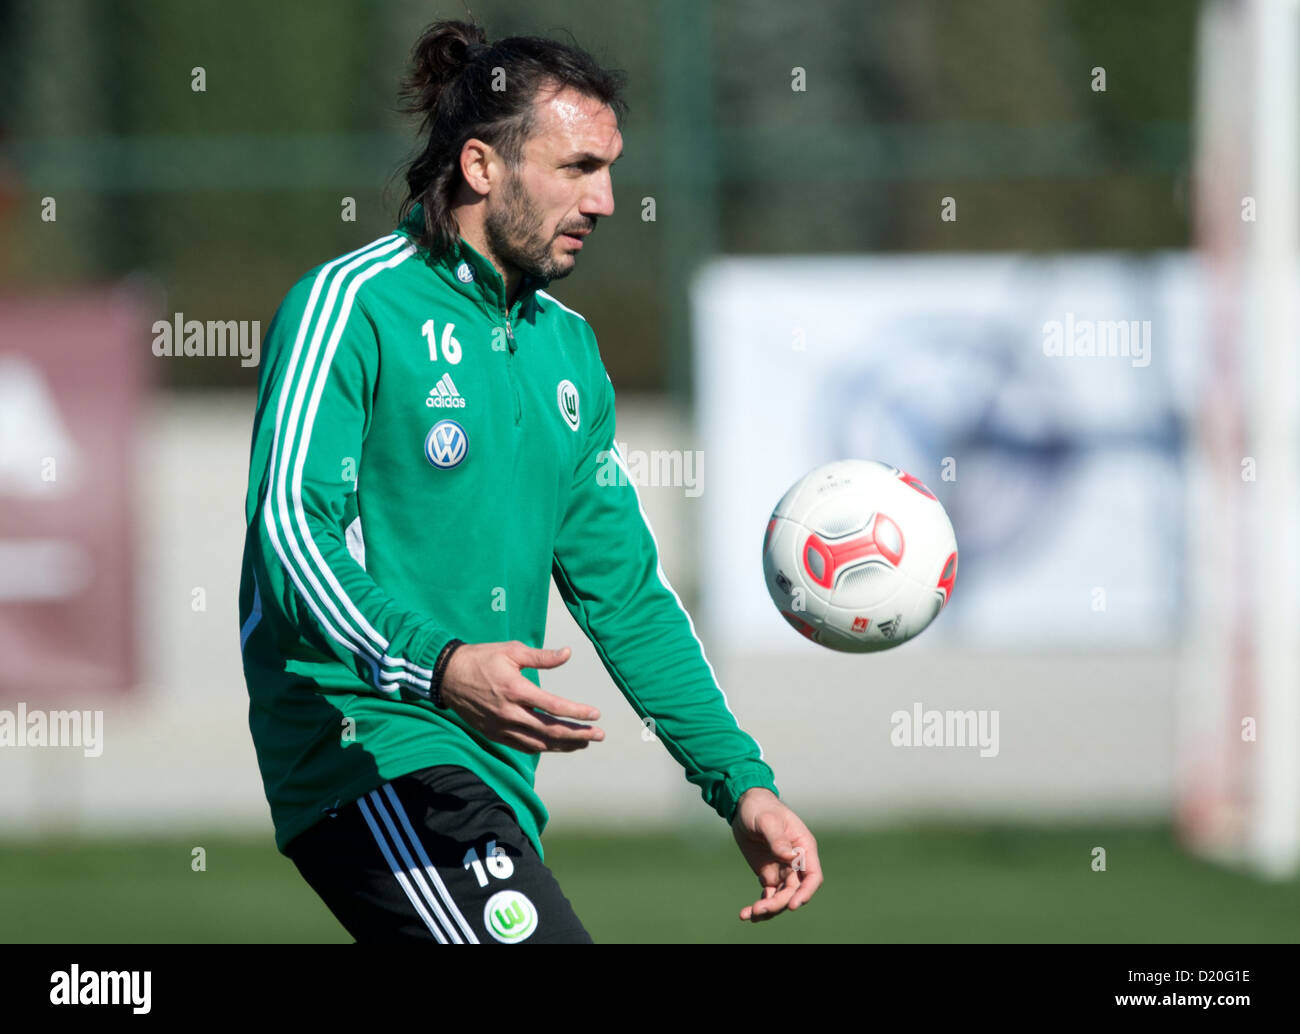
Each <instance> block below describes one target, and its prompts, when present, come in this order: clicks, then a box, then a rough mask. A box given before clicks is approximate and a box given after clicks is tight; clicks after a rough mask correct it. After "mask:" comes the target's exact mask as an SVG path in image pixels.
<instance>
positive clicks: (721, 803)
mask: <svg viewBox="0 0 1300 1034" xmlns="http://www.w3.org/2000/svg"><path fill="white" fill-rule="evenodd" d="M755 787H761V788H763V789H765V790H771V791H772V793H774V794H775V795H776V796H777V798H778V799H779V798H780V796H781V791H780V790H778V789H777V788H776V781H775V777H774V776H773V773H772V769H771V768H769V767H768V766H767V765H766V764H765V763H763V762H762V761H756V762H753V763H751V764H747V765H745V766H744V767H743V768H741V769H740V770H739V771H738V772H734V773H733V774H732V775H730V776H728V777H727V780H726V782H724V783H723V784H722V793H721V795H720V797H719V800H718V807H717V811H718V814H719V815H721V816H722V817H723V818H724V819H726V820H727V822H728V823H730V822H731V821H732V820H733V819H734V818H735V817H736V808H737V807H738V806H739V805H740V798H741V795H742V794H743V793H744V792H745V791H746V790H752V789H754V788H755Z"/></svg>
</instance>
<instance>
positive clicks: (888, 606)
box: [763, 460, 957, 653]
mask: <svg viewBox="0 0 1300 1034" xmlns="http://www.w3.org/2000/svg"><path fill="white" fill-rule="evenodd" d="M763 574H764V577H765V578H766V580H767V591H768V592H769V593H771V595H772V601H773V602H774V603H775V604H776V607H777V609H778V610H779V611H780V612H781V614H782V616H783V617H784V618H785V619H786V620H787V621H788V622H789V623H790V624H791V625H793V626H794V627H795V628H796V629H798V631H800V632H801V633H803V634H804V635H805V636H807V637H808V638H809V639H811V640H812V641H813V642H814V643H820V644H821V645H822V646H826V647H830V648H831V649H832V650H843V651H847V652H851V653H870V652H873V651H876V650H887V649H889V648H890V647H893V646H898V645H899V644H900V643H905V642H907V640H909V639H912V638H913V637H915V636H917V635H919V634H920V633H921V632H922V631H923V630H924V629H925V628H926V627H927V626H928V625H929V624H930V622H932V621H933V620H934V619H935V618H936V617H938V615H939V611H941V610H942V609H943V608H944V606H945V605H946V604H947V602H948V599H949V598H950V597H951V596H952V588H953V582H954V581H955V580H956V577H957V537H956V535H955V534H954V533H953V530H952V522H951V521H950V520H949V519H948V514H947V512H946V511H945V510H944V508H943V504H941V503H940V502H939V500H938V499H936V498H935V496H934V493H933V492H931V491H930V490H929V489H928V488H926V487H925V485H923V484H921V482H920V481H918V480H917V479H916V478H914V477H912V475H910V474H905V473H904V472H903V471H901V470H899V469H898V468H896V467H891V466H889V465H888V464H886V463H877V462H876V461H874V460H839V461H837V462H835V463H828V464H826V465H825V466H824V467H818V468H817V469H816V470H813V471H811V472H810V473H808V474H807V475H805V476H804V477H802V478H800V479H799V481H797V482H796V483H795V484H794V486H793V487H792V488H791V489H790V491H788V492H786V494H785V495H784V496H782V497H781V501H780V502H779V503H777V504H776V509H775V510H774V511H772V517H771V519H770V520H769V521H768V523H767V534H766V535H765V536H764V537H763Z"/></svg>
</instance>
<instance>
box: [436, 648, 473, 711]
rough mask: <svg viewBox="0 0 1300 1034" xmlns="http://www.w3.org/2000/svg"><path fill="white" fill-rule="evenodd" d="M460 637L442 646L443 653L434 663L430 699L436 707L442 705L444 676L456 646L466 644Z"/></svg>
mask: <svg viewBox="0 0 1300 1034" xmlns="http://www.w3.org/2000/svg"><path fill="white" fill-rule="evenodd" d="M464 645H465V644H464V642H463V641H461V640H460V639H453V640H451V641H450V642H449V643H448V644H447V645H446V646H444V647H443V648H442V653H440V654H438V660H437V661H436V662H435V663H434V665H433V675H432V677H430V679H429V699H430V700H431V701H433V706H434V707H442V706H443V703H442V676H443V674H444V673H445V672H446V671H447V665H448V663H449V662H450V661H451V655H452V654H453V653H455V652H456V647H458V646H464Z"/></svg>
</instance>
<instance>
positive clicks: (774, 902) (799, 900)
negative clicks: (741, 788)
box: [731, 787, 822, 923]
mask: <svg viewBox="0 0 1300 1034" xmlns="http://www.w3.org/2000/svg"><path fill="white" fill-rule="evenodd" d="M731 831H732V833H734V834H735V837H736V844H737V846H738V847H739V848H740V853H741V854H742V855H744V856H745V861H747V862H748V863H749V867H750V868H751V869H753V870H754V873H755V874H756V875H757V876H758V882H759V885H760V886H761V887H762V888H763V896H762V897H761V898H759V899H758V900H757V901H755V902H754V903H753V904H752V905H746V906H745V907H744V908H742V909H741V910H740V918H741V919H744V920H750V921H753V922H755V923H757V922H761V921H763V920H765V919H771V918H772V917H773V916H776V915H780V914H781V913H782V912H784V911H785V910H786V909H787V908H788V909H790V911H792V912H793V911H794V910H795V909H796V908H798V907H799V906H801V905H803V904H805V903H807V901H808V899H809V898H811V897H812V896H813V894H815V893H816V892H817V888H818V887H820V886H821V885H822V867H821V862H820V861H819V860H818V858H817V841H816V840H814V839H813V835H812V833H810V832H809V831H808V827H807V826H805V825H804V824H803V822H802V821H801V820H800V818H799V816H798V815H796V814H795V813H794V812H792V811H791V810H790V809H789V808H787V807H786V806H785V805H784V804H782V803H781V801H780V798H778V797H777V796H776V794H774V793H772V791H771V790H766V789H764V788H762V787H753V788H752V789H749V790H746V791H745V792H744V793H743V794H741V795H740V804H739V806H738V807H737V808H736V814H735V816H734V817H733V818H732V821H731Z"/></svg>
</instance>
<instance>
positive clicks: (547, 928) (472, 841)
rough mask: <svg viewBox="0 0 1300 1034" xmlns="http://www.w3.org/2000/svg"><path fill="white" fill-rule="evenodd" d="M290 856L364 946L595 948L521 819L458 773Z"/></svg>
mask: <svg viewBox="0 0 1300 1034" xmlns="http://www.w3.org/2000/svg"><path fill="white" fill-rule="evenodd" d="M285 853H286V854H288V856H289V857H290V858H291V859H292V860H293V863H294V865H296V866H297V867H298V871H299V872H300V873H302V875H303V878H304V879H306V881H307V882H308V883H309V884H311V886H312V889H313V890H315V891H316V893H317V894H319V895H320V896H321V898H322V899H323V900H324V902H325V904H326V905H328V906H329V909H330V911H331V912H333V913H334V915H335V917H336V918H337V919H338V921H339V922H340V923H342V924H343V926H344V928H345V929H346V930H347V931H348V933H350V934H351V935H352V936H353V937H355V938H356V939H357V941H359V942H363V943H365V942H370V943H374V942H392V941H431V942H436V943H439V944H493V943H496V942H500V943H502V944H591V943H592V941H591V937H590V936H589V935H588V933H587V931H586V930H585V929H584V928H583V926H582V923H581V922H579V920H578V917H577V916H576V915H575V914H574V912H573V906H572V905H570V904H569V900H568V898H566V897H565V896H564V894H563V893H561V891H560V885H559V884H558V883H557V882H556V880H555V876H554V875H553V874H552V873H551V870H550V869H548V868H547V867H546V866H545V865H544V864H543V863H542V859H541V858H540V857H539V856H538V854H537V851H536V849H535V848H534V847H533V845H532V843H531V841H529V839H528V838H527V837H526V836H525V835H524V832H523V830H521V829H520V828H519V823H518V822H517V821H515V814H514V812H513V811H512V810H511V809H510V807H509V806H508V805H507V804H506V803H505V802H504V801H503V800H502V799H501V798H500V797H499V796H497V794H496V793H495V792H494V791H493V790H492V788H491V787H489V786H488V785H487V784H486V783H484V782H483V781H482V780H481V779H479V778H478V776H476V775H474V773H472V772H470V771H469V770H468V769H465V768H461V767H460V766H458V765H437V766H434V767H432V768H423V769H420V770H419V771H417V772H412V773H410V774H409V775H405V776H402V777H400V778H398V779H394V780H392V782H388V783H385V784H384V785H383V786H381V787H379V788H378V789H377V790H373V791H371V792H370V793H367V794H366V795H365V796H363V797H361V798H360V799H358V800H355V801H352V802H351V803H350V804H346V805H343V806H341V807H340V808H339V809H338V811H336V812H333V813H331V814H329V815H327V816H326V817H325V818H323V819H321V821H320V822H318V823H316V825H314V826H312V827H311V828H310V829H308V830H307V831H306V832H304V833H302V834H301V835H299V836H297V837H295V838H294V839H293V840H292V841H290V843H289V844H288V845H287V847H286V849H285Z"/></svg>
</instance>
